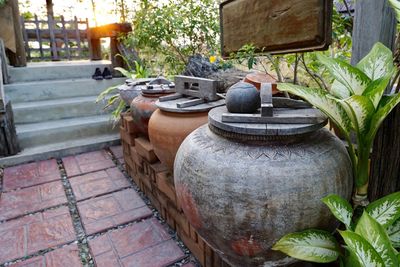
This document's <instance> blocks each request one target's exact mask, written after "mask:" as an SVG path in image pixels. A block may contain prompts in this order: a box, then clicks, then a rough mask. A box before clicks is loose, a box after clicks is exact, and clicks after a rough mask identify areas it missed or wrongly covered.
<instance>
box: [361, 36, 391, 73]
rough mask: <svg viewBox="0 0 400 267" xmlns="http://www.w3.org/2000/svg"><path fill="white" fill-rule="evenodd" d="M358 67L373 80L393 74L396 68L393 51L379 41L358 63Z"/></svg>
mask: <svg viewBox="0 0 400 267" xmlns="http://www.w3.org/2000/svg"><path fill="white" fill-rule="evenodd" d="M357 68H358V69H360V70H361V71H363V72H364V73H365V74H366V75H367V76H368V77H369V78H370V79H371V80H373V81H374V80H377V79H379V78H382V77H384V76H392V74H393V70H394V65H393V52H392V51H391V50H390V49H389V48H387V47H386V46H384V45H383V44H382V43H379V42H378V43H376V44H375V45H374V47H373V48H372V49H371V51H370V52H369V53H368V55H366V56H365V57H364V58H363V59H362V60H361V61H360V62H359V63H358V64H357Z"/></svg>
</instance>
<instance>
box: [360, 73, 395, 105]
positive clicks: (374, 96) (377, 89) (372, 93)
mask: <svg viewBox="0 0 400 267" xmlns="http://www.w3.org/2000/svg"><path fill="white" fill-rule="evenodd" d="M390 79H391V76H384V77H382V78H379V79H377V80H375V81H373V82H372V83H370V84H369V85H368V87H367V89H365V91H364V94H363V95H365V96H368V97H369V99H370V100H371V101H372V103H373V104H374V107H375V109H376V108H378V106H379V102H380V101H381V99H382V96H383V93H384V92H385V89H386V87H387V86H388V84H389V82H390Z"/></svg>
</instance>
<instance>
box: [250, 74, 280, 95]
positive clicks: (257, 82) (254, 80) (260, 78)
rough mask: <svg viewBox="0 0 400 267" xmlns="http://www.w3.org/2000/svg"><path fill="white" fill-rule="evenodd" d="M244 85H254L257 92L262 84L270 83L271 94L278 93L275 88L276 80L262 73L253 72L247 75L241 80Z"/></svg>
mask: <svg viewBox="0 0 400 267" xmlns="http://www.w3.org/2000/svg"><path fill="white" fill-rule="evenodd" d="M243 81H244V82H246V83H251V84H252V85H254V86H255V87H256V88H257V90H260V89H261V84H262V83H272V94H277V93H279V91H278V88H277V82H278V81H277V80H276V79H275V78H274V77H272V76H271V75H269V74H267V73H263V72H253V73H250V74H247V75H246V77H245V78H244V80H243Z"/></svg>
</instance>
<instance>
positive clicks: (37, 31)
mask: <svg viewBox="0 0 400 267" xmlns="http://www.w3.org/2000/svg"><path fill="white" fill-rule="evenodd" d="M35 25H36V29H35V33H36V38H37V41H38V42H39V50H40V56H41V57H43V46H42V36H41V34H40V26H39V20H38V17H37V15H36V14H35ZM25 32H26V30H25ZM26 35H27V36H28V33H27V32H26ZM28 38H29V37H28Z"/></svg>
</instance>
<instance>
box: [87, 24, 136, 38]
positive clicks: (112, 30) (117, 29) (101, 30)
mask: <svg viewBox="0 0 400 267" xmlns="http://www.w3.org/2000/svg"><path fill="white" fill-rule="evenodd" d="M131 31H132V26H131V24H130V23H113V24H108V25H104V26H99V27H93V28H89V32H90V38H92V39H99V38H105V37H117V36H118V35H119V34H121V33H128V32H131Z"/></svg>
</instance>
